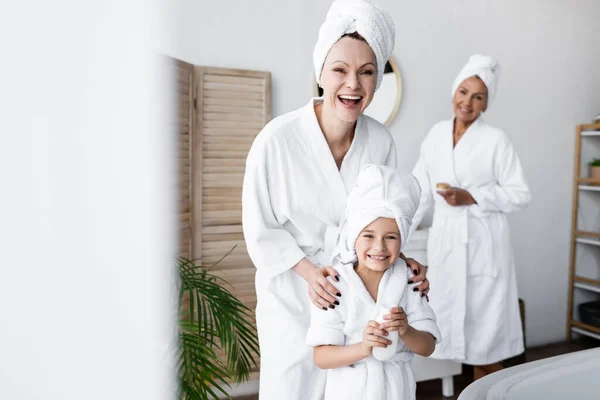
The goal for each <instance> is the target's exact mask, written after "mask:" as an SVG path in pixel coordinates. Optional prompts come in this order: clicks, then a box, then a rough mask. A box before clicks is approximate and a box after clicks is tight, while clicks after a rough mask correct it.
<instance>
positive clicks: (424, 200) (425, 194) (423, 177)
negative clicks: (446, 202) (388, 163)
mask: <svg viewBox="0 0 600 400" xmlns="http://www.w3.org/2000/svg"><path fill="white" fill-rule="evenodd" d="M423 146H424V144H422V145H421V153H420V155H419V159H418V160H417V163H416V164H415V167H414V169H413V172H412V174H413V175H414V176H415V178H417V180H418V181H419V185H420V186H421V199H420V201H419V208H417V212H416V213H415V216H414V217H413V220H412V224H411V227H410V234H409V235H408V236H409V239H410V236H411V235H412V234H413V233H414V231H416V230H417V227H418V226H419V224H420V223H421V222H422V221H423V218H424V217H425V214H427V211H428V210H429V209H430V207H431V206H432V205H433V193H432V192H431V182H430V180H429V172H428V171H427V162H426V160H425V155H424V151H423Z"/></svg>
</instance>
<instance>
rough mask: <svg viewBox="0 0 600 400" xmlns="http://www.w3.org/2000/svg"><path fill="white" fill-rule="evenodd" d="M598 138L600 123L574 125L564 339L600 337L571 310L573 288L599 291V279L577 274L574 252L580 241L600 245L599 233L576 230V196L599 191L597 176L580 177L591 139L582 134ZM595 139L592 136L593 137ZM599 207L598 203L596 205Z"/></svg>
mask: <svg viewBox="0 0 600 400" xmlns="http://www.w3.org/2000/svg"><path fill="white" fill-rule="evenodd" d="M598 122H600V121H598ZM586 136H589V137H600V123H594V124H580V125H577V129H576V131H575V171H574V174H573V180H574V181H575V185H574V187H573V202H572V203H571V204H572V215H571V251H570V257H569V259H570V260H569V298H568V301H569V305H568V308H567V310H568V315H567V340H568V341H571V337H572V333H573V332H577V333H580V334H583V335H588V336H592V337H595V338H597V339H600V328H596V327H594V326H590V325H586V324H583V323H581V322H579V321H575V320H574V319H573V318H574V315H573V313H574V311H573V310H574V309H575V306H576V305H575V304H574V302H575V290H576V289H578V290H587V291H590V292H595V293H600V281H598V280H596V279H589V278H584V277H582V276H578V275H577V274H576V270H577V268H576V263H577V257H576V253H577V250H578V245H579V244H586V245H592V246H600V233H596V232H586V231H581V230H579V229H577V221H578V216H579V197H580V196H583V194H582V192H585V191H588V192H600V179H593V178H587V177H585V178H584V177H582V176H581V175H582V174H583V173H584V172H583V171H582V170H581V165H582V160H581V149H582V147H583V146H584V145H587V144H590V141H589V140H588V141H585V140H583V138H584V137H586ZM594 140H595V139H594ZM597 206H598V208H600V202H599V204H598V205H597Z"/></svg>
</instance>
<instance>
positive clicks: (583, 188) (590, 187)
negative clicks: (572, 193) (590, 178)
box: [579, 185, 600, 192]
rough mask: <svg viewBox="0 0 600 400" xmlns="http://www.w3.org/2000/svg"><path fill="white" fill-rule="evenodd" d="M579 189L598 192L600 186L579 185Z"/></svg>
mask: <svg viewBox="0 0 600 400" xmlns="http://www.w3.org/2000/svg"><path fill="white" fill-rule="evenodd" d="M579 190H589V191H591V192H600V186H591V185H579Z"/></svg>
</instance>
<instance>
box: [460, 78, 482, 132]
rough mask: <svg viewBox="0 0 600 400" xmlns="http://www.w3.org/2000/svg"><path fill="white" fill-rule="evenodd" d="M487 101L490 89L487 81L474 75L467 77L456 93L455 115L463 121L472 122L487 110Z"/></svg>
mask: <svg viewBox="0 0 600 400" xmlns="http://www.w3.org/2000/svg"><path fill="white" fill-rule="evenodd" d="M487 101H488V90H487V87H486V86H485V83H483V81H482V80H481V79H480V78H479V77H477V76H472V77H470V78H468V79H465V80H464V81H463V82H462V83H461V84H460V86H459V87H458V89H456V93H454V98H453V99H452V103H453V104H454V115H455V116H456V119H458V120H459V121H461V122H463V123H466V124H468V123H471V122H473V121H475V120H476V119H477V117H479V114H481V113H482V112H483V111H485V110H486V108H487Z"/></svg>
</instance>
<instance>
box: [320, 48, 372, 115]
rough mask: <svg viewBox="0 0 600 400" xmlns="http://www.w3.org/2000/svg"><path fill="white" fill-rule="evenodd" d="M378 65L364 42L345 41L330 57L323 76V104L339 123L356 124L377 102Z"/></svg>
mask: <svg viewBox="0 0 600 400" xmlns="http://www.w3.org/2000/svg"><path fill="white" fill-rule="evenodd" d="M376 84H377V61H376V59H375V54H374V53H373V50H371V47H370V46H369V45H368V44H367V42H364V41H362V40H357V39H353V38H351V37H343V38H341V39H340V40H339V41H338V42H337V43H336V44H335V45H334V46H333V47H332V48H331V50H329V54H327V58H325V63H324V65H323V71H322V72H321V87H322V88H323V103H324V105H327V107H328V108H330V109H331V110H333V112H334V115H335V116H337V118H338V119H340V120H342V121H345V122H355V121H356V120H357V119H358V117H359V116H360V115H361V114H362V113H363V111H364V110H365V108H367V106H368V105H369V104H370V103H371V100H373V95H374V94H375V86H376Z"/></svg>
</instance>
